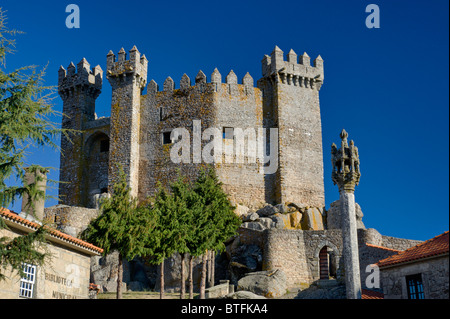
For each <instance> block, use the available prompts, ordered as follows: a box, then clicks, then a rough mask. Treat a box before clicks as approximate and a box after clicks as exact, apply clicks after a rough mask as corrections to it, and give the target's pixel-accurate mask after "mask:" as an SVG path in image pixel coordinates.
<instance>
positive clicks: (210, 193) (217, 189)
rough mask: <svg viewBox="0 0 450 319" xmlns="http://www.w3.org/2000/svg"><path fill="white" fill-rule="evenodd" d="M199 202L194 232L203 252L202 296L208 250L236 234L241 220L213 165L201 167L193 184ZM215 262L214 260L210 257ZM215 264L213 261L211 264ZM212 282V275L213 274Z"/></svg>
mask: <svg viewBox="0 0 450 319" xmlns="http://www.w3.org/2000/svg"><path fill="white" fill-rule="evenodd" d="M193 190H194V192H195V193H196V194H197V196H198V198H199V200H200V203H198V204H199V209H198V211H197V214H198V215H199V218H198V220H199V221H200V223H199V227H198V230H199V231H198V233H197V239H196V241H197V249H196V254H199V253H200V252H201V253H202V255H203V257H202V262H203V267H202V275H201V282H200V299H204V298H205V288H206V269H207V268H206V254H207V251H223V250H224V249H225V244H224V242H225V241H227V240H228V239H229V238H230V237H232V236H234V235H235V234H236V230H237V229H238V227H239V225H240V223H241V221H240V219H239V217H237V215H236V214H235V213H234V207H233V206H232V205H231V203H230V201H229V199H228V197H227V194H226V193H225V192H224V191H223V189H222V183H221V182H220V181H219V180H218V178H217V175H216V174H215V171H214V170H213V169H209V170H201V171H200V174H199V177H198V178H197V181H196V183H195V185H194V189H193ZM212 262H213V263H214V261H212ZM213 265H214V264H213ZM212 282H214V278H212Z"/></svg>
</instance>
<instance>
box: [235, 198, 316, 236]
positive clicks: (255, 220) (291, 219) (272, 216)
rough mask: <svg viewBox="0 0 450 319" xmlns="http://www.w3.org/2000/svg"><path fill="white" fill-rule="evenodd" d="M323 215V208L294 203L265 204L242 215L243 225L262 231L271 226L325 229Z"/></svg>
mask: <svg viewBox="0 0 450 319" xmlns="http://www.w3.org/2000/svg"><path fill="white" fill-rule="evenodd" d="M323 216H324V210H323V208H317V207H298V206H297V205H295V204H293V203H290V204H289V205H283V204H278V205H275V206H273V205H271V204H265V205H264V206H263V207H262V208H260V209H258V210H257V211H256V212H253V211H250V210H249V211H248V213H247V214H246V215H241V218H242V221H243V224H242V226H241V227H244V228H249V229H253V230H260V231H263V230H265V229H271V228H278V229H302V230H323V229H325V225H324V217H323Z"/></svg>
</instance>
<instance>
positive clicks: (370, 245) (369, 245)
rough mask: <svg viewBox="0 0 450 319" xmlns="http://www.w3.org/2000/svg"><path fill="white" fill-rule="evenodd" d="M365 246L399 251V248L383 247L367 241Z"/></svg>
mask: <svg viewBox="0 0 450 319" xmlns="http://www.w3.org/2000/svg"><path fill="white" fill-rule="evenodd" d="M366 246H368V247H373V248H379V249H383V250H389V251H395V252H400V251H401V250H398V249H393V248H388V247H384V246H377V245H372V244H368V243H366Z"/></svg>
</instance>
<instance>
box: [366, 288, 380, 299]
mask: <svg viewBox="0 0 450 319" xmlns="http://www.w3.org/2000/svg"><path fill="white" fill-rule="evenodd" d="M361 299H384V294H383V293H382V292H378V291H373V290H368V289H362V292H361Z"/></svg>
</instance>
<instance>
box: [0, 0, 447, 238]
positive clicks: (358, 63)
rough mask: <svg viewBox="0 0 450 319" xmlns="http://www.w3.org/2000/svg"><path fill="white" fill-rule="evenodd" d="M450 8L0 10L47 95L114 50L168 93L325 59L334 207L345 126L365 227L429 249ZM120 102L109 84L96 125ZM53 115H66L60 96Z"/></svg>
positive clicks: (316, 4) (31, 4)
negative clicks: (64, 76)
mask: <svg viewBox="0 0 450 319" xmlns="http://www.w3.org/2000/svg"><path fill="white" fill-rule="evenodd" d="M70 3H75V4H77V5H78V6H79V8H80V28H79V29H68V28H67V27H66V25H65V20H66V17H67V15H68V13H66V12H65V9H66V6H67V5H68V4H70ZM371 3H374V4H377V5H378V6H379V8H380V28H379V29H369V28H367V27H366V25H365V20H366V17H367V15H368V14H369V13H366V12H365V8H366V6H367V5H368V4H371ZM448 6H449V3H448V1H447V0H432V1H411V0H409V1H405V0H396V1H392V0H391V1H381V0H370V1H361V0H358V1H357V0H346V1H332V0H326V1H325V0H319V1H301V0H296V1H286V0H278V1H266V0H258V1H245V0H240V1H235V0H229V1H212V0H210V1H178V0H173V1H135V0H128V1H103V0H102V1H92V0H91V1H81V0H71V1H48V0H41V1H19V0H2V1H1V3H0V7H3V9H4V10H7V16H8V26H9V27H10V28H15V29H19V30H22V31H24V32H26V34H24V35H20V36H18V37H17V46H16V49H17V52H16V53H15V54H14V55H10V56H8V57H7V61H6V63H7V64H6V68H7V70H9V71H11V70H13V69H14V68H17V67H20V66H24V65H31V64H33V65H39V66H42V67H43V66H45V65H47V64H48V67H47V75H46V84H47V85H56V84H57V70H58V68H59V66H60V65H63V66H64V67H65V68H66V67H67V66H68V65H69V63H70V62H71V61H73V62H74V63H75V64H77V63H78V62H79V61H80V60H81V59H82V58H83V57H85V58H86V59H87V60H88V62H89V63H90V64H91V66H92V67H94V66H96V65H97V64H100V66H101V67H102V69H103V70H105V69H106V54H107V53H108V51H109V50H113V51H114V52H115V53H117V52H118V51H119V50H120V48H121V47H124V48H125V49H126V50H127V51H128V50H130V49H131V48H132V46H133V45H136V46H137V48H138V49H139V51H140V52H141V53H144V54H145V55H146V56H147V58H148V60H149V71H148V74H149V75H148V81H150V80H151V79H155V81H156V82H157V83H158V84H159V85H160V86H162V83H163V82H164V80H165V78H166V77H167V76H171V77H172V78H173V79H174V80H175V82H176V83H179V80H180V79H181V76H182V75H183V73H186V74H188V75H189V76H190V77H191V78H194V77H195V75H196V74H197V72H198V71H199V70H200V69H201V70H203V72H204V73H205V74H206V75H207V76H208V78H209V76H210V74H211V73H212V71H213V70H214V68H216V67H217V68H218V69H219V71H220V72H221V74H222V76H225V75H226V74H227V73H228V72H229V71H230V70H231V69H233V70H234V72H235V73H236V74H237V76H238V78H239V79H241V78H242V77H243V76H244V75H245V73H247V72H249V73H250V74H251V75H252V76H253V78H254V79H255V82H256V80H257V79H258V78H260V76H261V59H262V58H263V55H264V54H270V53H271V52H272V50H273V48H274V47H275V45H278V46H279V47H280V48H281V50H283V51H284V52H285V54H287V52H289V50H290V49H291V48H292V49H294V51H295V52H296V53H297V54H299V55H300V54H302V53H303V52H304V51H306V52H307V53H308V55H309V56H310V57H311V59H312V60H313V59H314V58H316V57H317V55H319V54H320V55H321V56H322V58H323V59H324V61H325V62H324V64H325V82H324V85H323V87H322V89H321V91H320V100H321V114H322V129H323V147H324V167H325V176H324V178H325V199H326V206H327V208H328V207H329V204H330V203H331V202H333V201H335V200H337V199H338V198H339V193H338V189H337V186H334V185H333V183H332V182H331V155H330V147H331V144H332V143H333V142H335V143H338V142H339V141H340V139H339V133H340V132H341V130H342V128H345V129H346V130H347V132H348V133H349V138H350V139H353V140H354V141H355V144H356V146H358V148H359V152H360V160H361V171H362V176H361V181H360V184H359V186H358V187H357V189H356V192H355V196H356V201H357V202H358V203H359V204H360V205H361V207H362V211H363V213H364V218H363V222H364V223H365V225H366V227H368V228H375V229H377V230H378V231H379V232H381V233H382V234H384V235H389V236H396V237H404V238H409V239H420V240H426V239H429V238H431V237H434V236H436V235H438V234H440V233H442V232H444V231H446V230H448V229H449V195H448V193H449V165H448V164H449V146H448V145H449V114H448V113H449V91H448V86H449V83H448V82H449V74H448V72H449V71H448V70H449V64H448V63H449V62H448V61H449V42H448V37H449V34H448V28H449V16H448V10H449V8H448ZM110 99H111V87H110V85H109V83H108V82H107V80H106V79H105V81H104V85H103V92H102V94H101V95H100V97H99V98H98V100H97V106H96V113H97V114H98V116H109V114H110V111H109V110H110V102H111V100H110ZM54 105H55V109H56V110H58V111H62V101H61V99H60V98H59V97H57V98H56V99H55V101H54ZM56 120H57V121H59V119H56ZM27 162H28V163H29V164H31V163H36V164H40V165H43V166H52V167H55V168H58V167H59V154H58V153H56V152H55V151H52V150H47V149H44V150H39V151H35V152H34V153H33V154H31V155H30V156H29V157H28V158H27ZM58 176H59V173H58V172H57V171H56V170H54V171H52V172H51V173H50V178H53V179H58ZM50 193H51V194H54V195H56V194H57V192H56V190H51V191H50ZM19 202H20V201H19ZM54 204H55V201H49V202H48V203H47V206H51V205H54ZM17 207H18V208H17ZM14 208H15V209H16V210H17V209H20V203H19V204H16V205H15V206H14Z"/></svg>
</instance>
